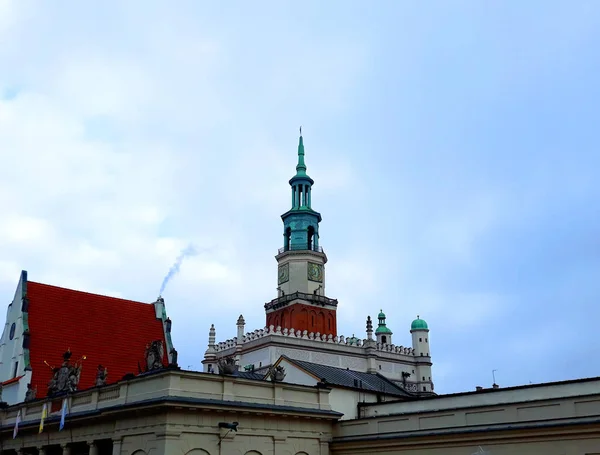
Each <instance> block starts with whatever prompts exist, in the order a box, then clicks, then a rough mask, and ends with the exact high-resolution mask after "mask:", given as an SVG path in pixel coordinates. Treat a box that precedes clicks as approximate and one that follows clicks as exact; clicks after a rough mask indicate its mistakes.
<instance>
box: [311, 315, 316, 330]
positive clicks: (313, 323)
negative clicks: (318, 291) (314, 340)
mask: <svg viewBox="0 0 600 455" xmlns="http://www.w3.org/2000/svg"><path fill="white" fill-rule="evenodd" d="M311 317H312V325H313V327H314V326H315V317H314V316H311Z"/></svg>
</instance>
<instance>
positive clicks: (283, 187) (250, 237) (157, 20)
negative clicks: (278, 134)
mask: <svg viewBox="0 0 600 455" xmlns="http://www.w3.org/2000/svg"><path fill="white" fill-rule="evenodd" d="M0 1H2V3H0V39H4V40H7V39H8V40H9V41H10V40H11V39H16V38H17V37H19V36H22V35H23V33H24V32H25V31H27V32H28V33H29V35H28V39H27V40H23V41H22V42H21V47H20V49H19V52H18V53H17V52H16V50H15V48H14V47H8V48H5V49H0V58H1V57H3V56H4V57H6V61H10V62H12V63H13V64H12V70H11V71H9V72H8V73H4V74H2V75H0V87H16V88H17V89H18V90H16V91H15V95H16V96H14V97H11V98H10V99H2V98H0V150H2V166H0V209H1V210H2V214H3V222H2V224H0V257H3V258H6V259H3V261H2V262H0V283H1V285H0V290H1V291H2V292H3V293H9V294H10V295H11V296H12V292H14V287H15V286H16V284H17V280H18V278H19V272H20V270H21V269H26V270H28V272H29V278H30V279H31V280H32V281H41V282H45V283H48V284H53V285H58V286H65V287H72V288H75V289H79V290H84V291H88V292H99V293H104V294H107V295H113V296H120V297H123V298H127V299H134V300H142V301H148V302H149V301H152V300H153V299H155V298H156V297H157V292H158V289H159V288H160V284H161V282H162V279H163V278H164V276H165V275H166V274H167V272H168V270H169V268H170V267H171V266H172V265H173V261H174V260H175V258H176V257H177V256H178V255H179V253H180V251H181V250H182V248H184V247H185V246H186V245H187V244H188V243H189V242H192V243H193V244H194V245H195V246H197V248H198V249H199V250H200V253H199V254H198V255H197V256H194V257H190V258H187V259H186V260H185V261H184V263H183V264H182V267H181V271H180V273H179V274H178V275H176V276H174V277H173V278H172V280H171V282H169V284H168V286H167V289H166V291H165V293H166V296H165V298H166V302H167V309H168V312H169V314H170V316H171V317H172V318H173V320H174V323H175V325H176V327H177V330H178V333H180V334H187V335H186V336H179V337H178V336H175V339H176V342H180V343H181V345H180V346H178V349H179V350H180V353H181V357H182V362H183V363H184V364H186V362H187V363H196V362H197V361H198V360H199V358H198V355H199V354H198V346H201V347H202V348H203V346H204V345H205V344H206V332H207V330H208V327H209V326H210V323H211V322H213V321H214V322H216V323H217V325H219V326H220V327H221V328H220V332H219V333H220V336H228V334H229V331H230V330H235V320H236V318H237V316H238V313H239V312H244V313H245V314H246V315H247V316H246V320H247V321H248V325H249V326H248V329H249V330H251V329H253V328H254V326H256V327H261V326H262V325H263V324H264V313H263V310H262V306H263V304H264V302H265V301H266V300H268V299H270V298H273V297H274V296H275V279H276V273H275V271H276V264H275V261H274V260H273V258H272V256H273V252H274V251H275V250H276V248H277V247H278V246H279V243H280V240H281V238H280V236H274V237H273V238H272V239H268V238H266V237H265V234H264V232H261V229H260V227H257V226H255V225H253V224H252V223H255V221H256V220H257V219H262V218H264V219H265V222H267V221H266V219H267V217H268V223H270V224H273V225H274V226H275V227H274V230H278V227H277V223H280V221H279V220H278V219H277V217H278V215H279V213H281V212H282V210H281V209H282V207H283V208H284V210H285V208H287V204H288V202H289V190H288V187H287V180H288V179H289V178H290V177H291V175H292V173H293V171H294V166H295V153H294V151H295V143H294V142H295V140H296V138H295V137H294V136H290V137H289V138H287V137H286V138H285V146H282V144H281V143H280V142H278V141H277V140H275V139H274V136H273V133H274V132H275V131H269V129H270V128H266V127H264V126H262V127H260V128H254V127H253V124H252V122H249V124H248V125H246V126H243V125H242V124H243V123H245V121H246V120H245V118H246V116H248V112H250V111H252V115H267V117H268V116H269V115H270V114H261V113H260V112H261V108H265V109H266V110H267V111H268V109H269V108H270V107H269V106H271V107H272V106H275V105H278V104H279V103H280V102H283V101H284V100H289V101H290V102H292V103H293V102H294V99H297V97H298V96H299V94H298V92H297V89H296V87H297V86H298V84H300V83H304V84H305V91H304V92H303V93H304V95H303V96H305V97H310V98H311V99H315V97H322V98H327V99H323V100H322V102H321V103H320V109H327V108H328V106H330V107H331V108H332V109H339V108H340V106H341V104H343V103H342V101H343V100H344V97H343V94H344V93H346V90H348V86H349V85H351V84H352V83H353V81H354V80H355V78H356V76H355V75H356V72H358V71H359V70H360V68H361V62H360V59H357V58H356V56H352V53H351V52H349V49H350V47H351V45H350V44H348V45H346V44H340V43H333V44H332V45H331V46H329V47H328V48H327V49H326V50H324V49H321V50H316V51H315V52H314V54H315V55H314V56H311V55H310V54H309V55H307V59H308V61H306V62H305V64H306V65H309V66H310V65H311V59H314V60H315V61H317V60H318V61H319V62H321V63H322V64H326V65H325V67H326V69H327V74H326V75H325V74H322V73H320V74H317V73H314V74H311V75H310V78H308V79H307V78H305V77H304V76H303V75H302V74H296V72H295V70H294V69H293V68H292V67H286V66H281V64H276V63H273V62H271V61H267V60H266V61H264V62H262V63H261V65H256V66H253V67H252V73H253V77H257V78H264V80H271V81H275V80H277V83H276V84H272V85H271V86H267V87H264V86H263V87H262V90H263V92H262V93H263V94H264V95H265V97H264V99H265V101H264V104H265V105H264V106H256V105H253V102H254V95H256V93H253V92H252V88H251V87H245V88H243V90H241V92H245V93H246V94H245V96H247V97H248V100H252V102H251V103H244V102H243V101H241V100H240V99H239V98H238V97H237V95H236V94H235V93H230V87H237V88H236V89H238V90H239V87H241V85H240V83H241V84H242V85H243V84H244V80H245V79H244V77H243V76H244V74H243V73H242V72H241V70H243V68H240V67H239V66H237V65H238V62H237V61H236V58H237V57H236V53H237V52H239V48H238V47H236V46H237V43H236V41H235V40H228V39H227V36H225V35H222V34H221V33H217V32H215V31H212V32H211V30H210V29H203V28H201V27H198V25H197V23H196V20H194V19H191V18H190V17H189V16H187V17H186V14H185V13H184V12H181V13H177V12H174V11H172V10H169V11H163V12H164V13H165V14H164V17H162V16H161V12H160V11H158V10H152V8H148V9H147V10H146V11H145V13H144V14H145V15H144V19H141V18H140V17H139V16H137V15H134V14H131V13H132V11H130V10H129V9H128V7H127V6H120V7H114V8H113V9H112V11H110V14H111V17H112V19H113V20H114V24H115V27H114V28H113V29H110V30H109V29H107V28H106V27H102V28H101V30H100V29H97V27H96V26H95V25H94V22H89V21H90V20H91V19H90V18H91V17H92V16H90V12H89V11H86V12H85V14H84V12H83V11H82V10H78V11H77V14H81V16H80V18H79V19H80V21H79V22H72V21H73V17H71V16H69V15H68V14H67V12H66V11H63V12H61V11H58V10H53V11H52V14H50V15H46V14H45V11H46V10H45V8H53V7H51V6H45V5H44V4H43V3H37V4H36V7H35V8H34V9H32V10H27V13H28V14H30V13H31V11H34V12H35V14H34V15H31V14H30V15H29V16H27V22H25V21H24V20H23V21H21V20H19V19H20V18H21V17H25V16H23V15H22V14H20V13H21V12H20V11H19V8H20V6H19V4H17V3H15V2H11V3H9V2H7V1H6V0H0ZM9 8H10V11H11V16H10V18H11V20H10V27H9V26H8V21H7V18H8V15H7V16H4V17H2V14H1V13H3V12H6V11H8V10H9ZM106 8H108V9H110V8H109V7H108V6H107V7H106ZM63 13H64V15H63ZM96 13H98V14H99V12H98V11H96ZM73 14H75V13H73ZM49 20H52V21H54V22H53V23H52V24H50V23H49V22H48V21H49ZM165 21H166V22H165ZM118 24H120V26H119V25H118ZM50 29H52V30H60V33H56V34H55V35H52V34H46V32H47V31H48V30H50ZM100 32H101V33H100ZM98 33H100V34H98ZM315 42H316V41H315ZM301 44H303V43H297V45H298V46H300V45H301ZM304 44H306V45H307V43H304ZM336 50H339V52H338V53H337V57H336V59H335V61H334V60H330V59H329V57H327V56H331V55H333V54H336ZM286 52H287V51H286ZM22 55H27V61H26V62H25V61H24V60H23V58H22V57H21V56H22ZM263 64H264V66H262V65H263ZM325 67H324V68H325ZM232 71H233V72H232ZM325 76H326V77H325ZM246 83H251V81H250V80H247V81H246ZM313 88H314V89H315V93H314V94H312V95H311V93H310V91H311V90H312V89H313ZM265 90H266V91H265ZM1 93H3V92H2V91H0V96H1ZM325 94H327V97H325V96H324V95H325ZM257 96H258V95H257ZM261 96H262V95H261ZM248 106H251V108H250V107H248ZM98 122H100V123H98ZM265 122H266V121H265V120H264V119H263V120H259V119H256V123H260V124H263V123H265ZM98 125H100V126H98ZM326 168H327V167H326ZM328 168H329V169H330V170H331V171H332V175H335V176H337V177H335V178H331V179H329V183H327V184H325V183H324V182H325V180H323V182H322V183H323V185H322V188H323V189H325V188H327V187H328V186H329V188H330V189H331V191H332V192H334V191H335V190H339V189H343V188H344V187H345V186H347V185H349V184H350V183H351V176H352V175H353V168H352V164H351V162H347V161H346V162H344V164H343V165H336V164H335V163H333V162H332V164H331V165H329V167H328ZM334 171H335V172H334ZM323 172H325V171H321V173H323ZM251 225H252V226H253V227H252V228H250V227H249V226H251ZM251 229H256V230H251ZM257 239H259V240H260V241H256V240H257ZM265 244H269V245H272V249H271V250H268V249H266V248H263V245H265ZM348 267H351V270H349V271H348V272H347V273H346V278H344V279H343V282H344V283H345V282H349V281H351V276H350V275H351V274H352V273H354V272H353V270H354V271H356V270H357V266H352V265H349V266H348ZM341 269H345V266H343V265H342V266H341ZM251 324H252V327H251V326H250V325H251ZM186 358H187V360H186Z"/></svg>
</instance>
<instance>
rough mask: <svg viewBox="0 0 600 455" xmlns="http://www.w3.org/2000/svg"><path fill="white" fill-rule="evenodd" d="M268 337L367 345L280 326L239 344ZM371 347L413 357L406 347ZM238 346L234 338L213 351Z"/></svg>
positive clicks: (365, 342) (259, 332) (256, 332)
mask: <svg viewBox="0 0 600 455" xmlns="http://www.w3.org/2000/svg"><path fill="white" fill-rule="evenodd" d="M270 335H276V336H283V337H289V338H300V339H303V340H312V341H320V342H323V343H331V344H337V345H345V346H354V347H357V348H364V347H365V344H367V343H368V340H360V339H358V338H356V337H354V336H351V337H345V336H344V335H341V336H339V337H338V336H333V335H331V334H328V335H326V334H321V333H319V332H316V333H315V332H309V331H308V330H304V331H301V330H294V329H293V328H292V329H289V330H288V329H282V328H281V327H280V326H278V327H275V326H273V325H272V326H270V327H265V328H264V329H257V330H255V331H254V332H249V333H247V334H246V335H244V338H243V339H242V340H241V342H240V343H239V344H243V343H249V342H251V341H254V340H258V339H260V338H264V337H266V336H270ZM372 343H373V346H374V347H375V349H376V350H377V351H381V352H389V353H390V354H399V355H409V356H414V355H415V350H414V349H413V348H411V347H406V346H396V345H394V344H387V343H386V344H384V343H377V342H375V341H374V340H373V341H372ZM236 346H238V338H237V337H234V338H232V339H229V340H227V341H221V342H219V343H217V344H216V345H215V350H216V351H217V352H219V351H227V350H229V349H235V347H236Z"/></svg>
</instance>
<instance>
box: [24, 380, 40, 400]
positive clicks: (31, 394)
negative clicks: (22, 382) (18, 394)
mask: <svg viewBox="0 0 600 455" xmlns="http://www.w3.org/2000/svg"><path fill="white" fill-rule="evenodd" d="M36 395H37V388H35V389H34V388H33V387H32V386H31V384H27V392H25V402H27V401H33V400H35V396H36Z"/></svg>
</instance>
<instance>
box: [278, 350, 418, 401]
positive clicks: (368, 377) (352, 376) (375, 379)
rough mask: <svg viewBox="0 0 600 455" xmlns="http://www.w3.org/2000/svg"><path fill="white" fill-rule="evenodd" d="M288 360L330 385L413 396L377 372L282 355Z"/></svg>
mask: <svg viewBox="0 0 600 455" xmlns="http://www.w3.org/2000/svg"><path fill="white" fill-rule="evenodd" d="M283 357H284V358H285V359H286V360H287V361H288V362H290V363H293V364H295V365H298V366H299V367H300V368H302V369H303V370H305V371H307V372H309V373H311V374H313V375H315V376H317V377H318V378H320V379H321V380H325V381H324V382H325V383H327V384H331V385H338V386H342V387H349V388H352V389H362V390H368V391H370V392H379V393H385V394H390V395H396V396H403V397H407V398H408V397H414V395H413V394H411V393H410V392H407V391H406V390H404V389H402V388H401V387H400V386H397V385H396V384H394V383H393V382H392V381H390V380H389V379H387V378H385V377H384V376H382V375H381V374H379V373H362V372H359V371H352V370H349V369H344V368H337V367H330V366H327V365H321V364H318V363H312V362H306V361H304V360H296V359H290V358H289V357H287V356H283Z"/></svg>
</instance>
